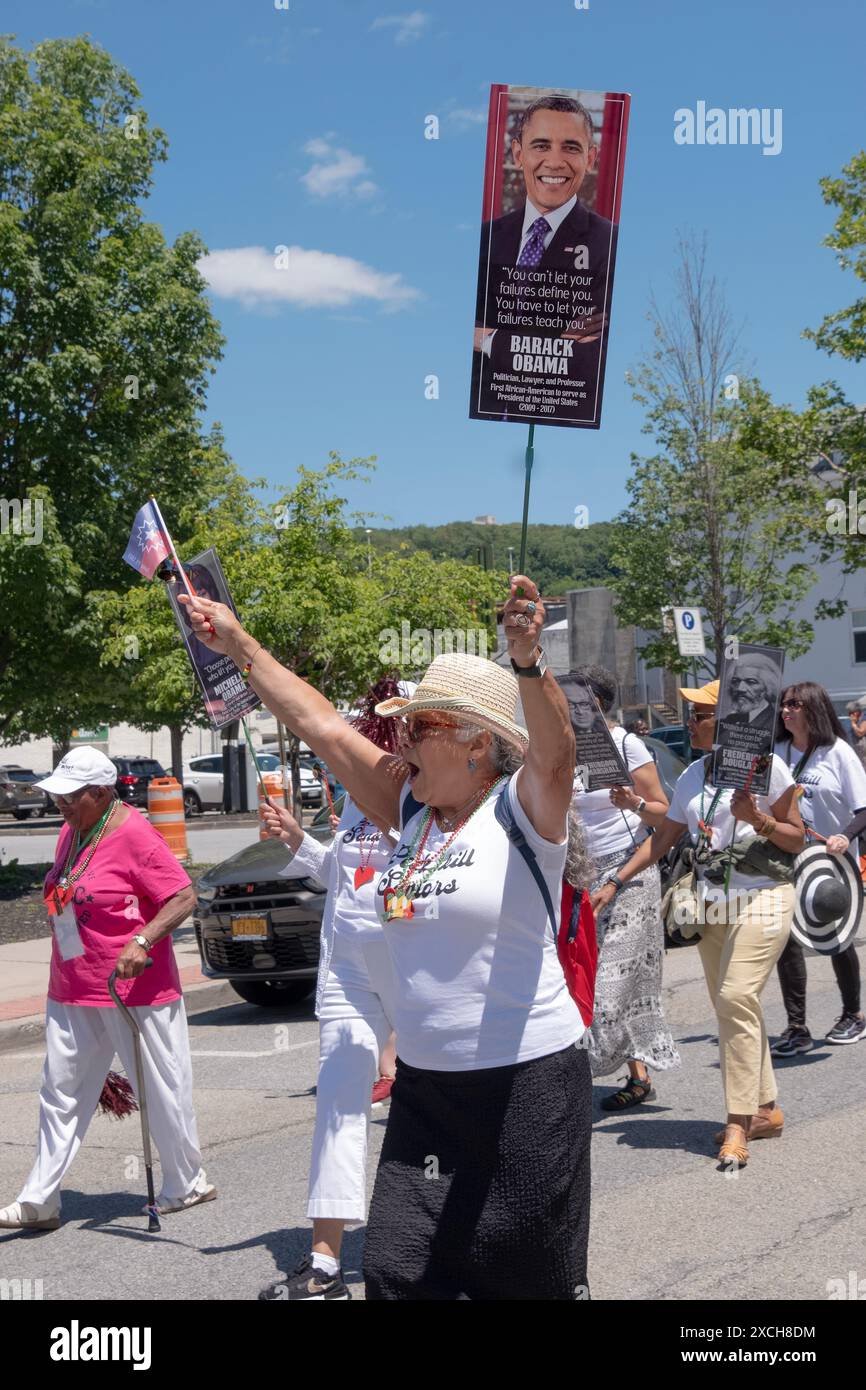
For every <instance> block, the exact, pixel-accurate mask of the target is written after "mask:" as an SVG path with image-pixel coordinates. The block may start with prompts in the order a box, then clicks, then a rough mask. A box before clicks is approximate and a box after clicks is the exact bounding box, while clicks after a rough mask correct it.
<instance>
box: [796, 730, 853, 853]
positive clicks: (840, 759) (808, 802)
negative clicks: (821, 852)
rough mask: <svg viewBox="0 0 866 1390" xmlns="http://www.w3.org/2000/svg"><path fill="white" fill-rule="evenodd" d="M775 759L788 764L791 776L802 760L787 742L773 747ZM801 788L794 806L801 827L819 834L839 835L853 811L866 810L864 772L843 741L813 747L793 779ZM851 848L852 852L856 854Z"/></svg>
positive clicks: (838, 739) (840, 739) (826, 835)
mask: <svg viewBox="0 0 866 1390" xmlns="http://www.w3.org/2000/svg"><path fill="white" fill-rule="evenodd" d="M776 752H777V754H778V755H779V757H780V758H781V759H782V760H783V761H784V762H785V763H786V764H789V765H790V768H791V772H792V774H793V772H794V770H795V768H796V767H797V764H798V763H799V762H800V760H801V758H802V757H803V754H802V753H798V751H797V749H796V748H795V747H794V746H793V744H792V743H791V742H790V740H788V739H781V740H780V741H779V743H777V744H776ZM797 785H798V786H800V787H802V788H803V795H802V796H801V797H800V799H799V802H798V805H799V807H800V815H801V816H802V817H803V823H804V825H807V826H811V827H812V829H813V830H817V832H818V834H819V835H823V836H824V838H825V840H826V839H827V837H828V836H830V835H841V833H842V831H843V830H844V829H845V826H846V825H848V823H849V821H852V820H853V819H854V812H855V811H861V810H863V808H864V807H866V771H864V769H863V764H862V763H861V761H860V759H859V758H858V757H857V754H856V753H855V752H854V749H853V748H852V747H851V745H850V744H849V743H848V742H847V740H846V739H844V738H837V739H836V741H835V743H832V744H830V745H829V746H828V747H825V748H816V749H815V750H814V752H812V753H810V755H809V758H808V760H807V762H806V764H805V766H804V767H803V769H802V771H801V772H800V774H799V776H798V777H797ZM856 849H857V846H856V845H855V846H854V850H853V851H852V852H856Z"/></svg>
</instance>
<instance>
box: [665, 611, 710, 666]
mask: <svg viewBox="0 0 866 1390" xmlns="http://www.w3.org/2000/svg"><path fill="white" fill-rule="evenodd" d="M673 612H674V631H675V632H676V638H677V646H678V647H679V651H680V656H706V653H707V646H706V643H705V641H704V625H703V621H702V619H701V615H700V612H699V611H698V609H697V608H675V609H674V610H673Z"/></svg>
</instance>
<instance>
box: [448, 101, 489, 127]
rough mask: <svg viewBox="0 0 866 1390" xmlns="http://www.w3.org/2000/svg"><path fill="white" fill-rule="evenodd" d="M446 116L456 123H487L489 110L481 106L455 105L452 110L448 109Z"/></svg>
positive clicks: (466, 124)
mask: <svg viewBox="0 0 866 1390" xmlns="http://www.w3.org/2000/svg"><path fill="white" fill-rule="evenodd" d="M445 114H446V116H447V118H448V120H449V121H451V122H453V124H454V125H462V126H470V125H486V124H487V112H486V111H485V110H482V108H481V107H470V106H455V107H454V109H453V110H452V111H447V112H446V113H445Z"/></svg>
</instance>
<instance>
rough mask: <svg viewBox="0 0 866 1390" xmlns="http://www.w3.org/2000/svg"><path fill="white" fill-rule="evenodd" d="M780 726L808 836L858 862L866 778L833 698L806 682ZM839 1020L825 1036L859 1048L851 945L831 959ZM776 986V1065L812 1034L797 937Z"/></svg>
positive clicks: (788, 697)
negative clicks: (782, 1019) (779, 1010)
mask: <svg viewBox="0 0 866 1390" xmlns="http://www.w3.org/2000/svg"><path fill="white" fill-rule="evenodd" d="M780 710H781V713H780V719H781V723H782V726H783V729H784V736H783V737H782V738H780V740H779V742H778V743H777V744H776V752H777V753H778V755H779V757H780V758H782V759H783V760H784V762H785V765H786V767H789V768H790V769H791V775H792V777H793V778H794V781H795V782H796V784H797V791H798V795H799V798H800V814H801V816H802V817H803V823H804V825H805V827H806V833H807V835H808V834H809V832H810V831H814V832H815V835H814V836H813V837H812V838H815V839H821V840H826V841H827V850H828V851H829V853H831V854H844V853H845V851H846V850H847V849H848V848H849V846H850V848H851V855H852V858H853V859H854V862H855V864H856V862H857V859H858V840H857V827H856V825H854V824H852V822H856V820H857V817H858V815H859V813H860V812H862V811H863V810H866V771H864V769H863V764H862V763H861V761H860V759H859V758H858V756H857V754H856V753H855V752H854V749H853V748H852V747H851V745H850V743H849V742H848V740H847V739H846V737H845V733H844V730H843V729H842V725H841V724H840V723H839V718H838V716H837V714H836V711H835V710H834V708H833V704H832V701H831V699H830V696H829V695H828V694H827V691H826V690H825V689H824V687H823V686H822V685H817V684H816V683H815V682H814V681H801V682H800V683H799V684H797V685H790V686H788V689H787V690H786V691H785V692H784V694H783V696H782V703H781V707H780ZM830 960H831V963H832V965H833V971H834V974H835V976H836V982H837V984H838V986H839V993H840V994H841V996H842V1013H841V1015H840V1017H839V1018H838V1019H837V1021H836V1023H835V1024H834V1025H833V1027H832V1028H831V1029H830V1031H829V1033H828V1034H827V1037H826V1041H827V1042H828V1043H834V1044H845V1043H855V1042H861V1041H862V1040H863V1039H864V1038H866V1019H864V1017H863V1013H862V1011H861V1008H860V963H859V961H858V959H857V952H856V950H855V948H854V946H853V945H851V946H848V947H847V949H846V950H844V951H840V952H839V954H838V955H836V956H831V957H830ZM778 969H779V983H780V984H781V986H782V997H783V999H784V1001H785V1009H786V1012H787V1015H788V1027H787V1028H786V1030H785V1032H784V1033H783V1034H782V1036H781V1038H779V1039H777V1041H776V1042H775V1043H774V1044H773V1046H772V1048H771V1051H772V1053H773V1055H774V1057H793V1056H795V1055H796V1054H797V1053H799V1052H808V1051H809V1049H810V1048H811V1047H812V1043H813V1040H812V1034H811V1033H810V1032H809V1029H808V1028H807V1026H806V958H805V955H804V954H803V947H802V946H801V945H800V943H799V941H798V940H797V938H796V937H795V936H792V937H791V938H790V939H789V941H788V944H787V946H786V947H785V949H784V951H783V952H782V955H781V957H780V958H779V967H778Z"/></svg>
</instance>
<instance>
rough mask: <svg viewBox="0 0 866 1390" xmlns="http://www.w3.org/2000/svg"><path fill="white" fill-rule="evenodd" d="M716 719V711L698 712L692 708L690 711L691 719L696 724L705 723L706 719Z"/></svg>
mask: <svg viewBox="0 0 866 1390" xmlns="http://www.w3.org/2000/svg"><path fill="white" fill-rule="evenodd" d="M715 717H716V711H715V710H714V709H705V710H696V709H694V708H692V709H690V710H689V719H693V720H694V721H695V723H696V724H701V723H703V721H704V720H705V719H715Z"/></svg>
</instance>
